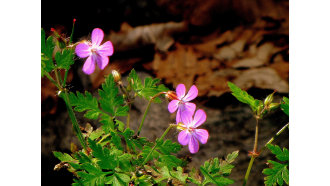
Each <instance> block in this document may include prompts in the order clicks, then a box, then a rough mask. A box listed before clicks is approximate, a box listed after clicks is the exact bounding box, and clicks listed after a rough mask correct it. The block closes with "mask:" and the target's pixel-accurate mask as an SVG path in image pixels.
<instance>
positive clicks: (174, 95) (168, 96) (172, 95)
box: [165, 91, 179, 101]
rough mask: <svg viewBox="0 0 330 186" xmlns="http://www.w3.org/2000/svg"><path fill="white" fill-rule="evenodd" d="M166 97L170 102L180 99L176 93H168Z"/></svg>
mask: <svg viewBox="0 0 330 186" xmlns="http://www.w3.org/2000/svg"><path fill="white" fill-rule="evenodd" d="M165 97H166V98H167V99H168V100H170V101H171V100H178V99H179V98H178V96H177V95H176V93H175V92H174V91H167V92H166V94H165Z"/></svg>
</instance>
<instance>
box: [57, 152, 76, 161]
mask: <svg viewBox="0 0 330 186" xmlns="http://www.w3.org/2000/svg"><path fill="white" fill-rule="evenodd" d="M53 154H54V156H55V157H56V158H57V159H59V160H60V161H64V162H73V161H75V160H74V159H73V158H72V157H71V156H70V155H69V154H67V153H61V152H57V151H53Z"/></svg>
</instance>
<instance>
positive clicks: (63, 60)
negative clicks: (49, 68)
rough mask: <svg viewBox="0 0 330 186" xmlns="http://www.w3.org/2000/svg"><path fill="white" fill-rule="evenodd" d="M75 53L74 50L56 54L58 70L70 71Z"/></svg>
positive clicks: (64, 50)
mask: <svg viewBox="0 0 330 186" xmlns="http://www.w3.org/2000/svg"><path fill="white" fill-rule="evenodd" d="M73 57H74V52H73V49H63V50H62V51H59V52H57V53H56V54H55V61H56V64H57V68H59V69H66V70H69V69H70V66H71V65H72V64H73V63H74V61H73Z"/></svg>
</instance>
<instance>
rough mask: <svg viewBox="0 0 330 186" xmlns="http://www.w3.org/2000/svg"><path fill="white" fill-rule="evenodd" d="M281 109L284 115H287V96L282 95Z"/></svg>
mask: <svg viewBox="0 0 330 186" xmlns="http://www.w3.org/2000/svg"><path fill="white" fill-rule="evenodd" d="M281 109H282V110H283V112H284V113H285V114H286V115H288V116H289V98H287V97H283V101H282V103H281Z"/></svg>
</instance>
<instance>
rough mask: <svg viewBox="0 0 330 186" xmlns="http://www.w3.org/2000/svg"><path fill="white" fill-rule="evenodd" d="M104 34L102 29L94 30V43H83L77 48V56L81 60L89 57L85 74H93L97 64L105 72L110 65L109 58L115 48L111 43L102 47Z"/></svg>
mask: <svg viewBox="0 0 330 186" xmlns="http://www.w3.org/2000/svg"><path fill="white" fill-rule="evenodd" d="M103 37H104V33H103V31H102V30H101V29H100V28H94V30H93V32H92V42H90V41H83V42H82V43H80V44H78V45H77V46H76V54H77V56H79V57H81V58H85V57H88V58H87V59H86V61H85V64H84V66H83V69H82V70H83V71H84V72H85V74H88V75H89V74H91V73H93V72H94V70H95V63H97V66H99V68H100V69H101V70H103V69H104V68H105V67H106V66H107V65H108V63H109V57H108V56H111V55H112V54H113V46H112V43H111V42H110V41H107V42H105V43H103V45H100V44H101V42H102V40H103Z"/></svg>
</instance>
